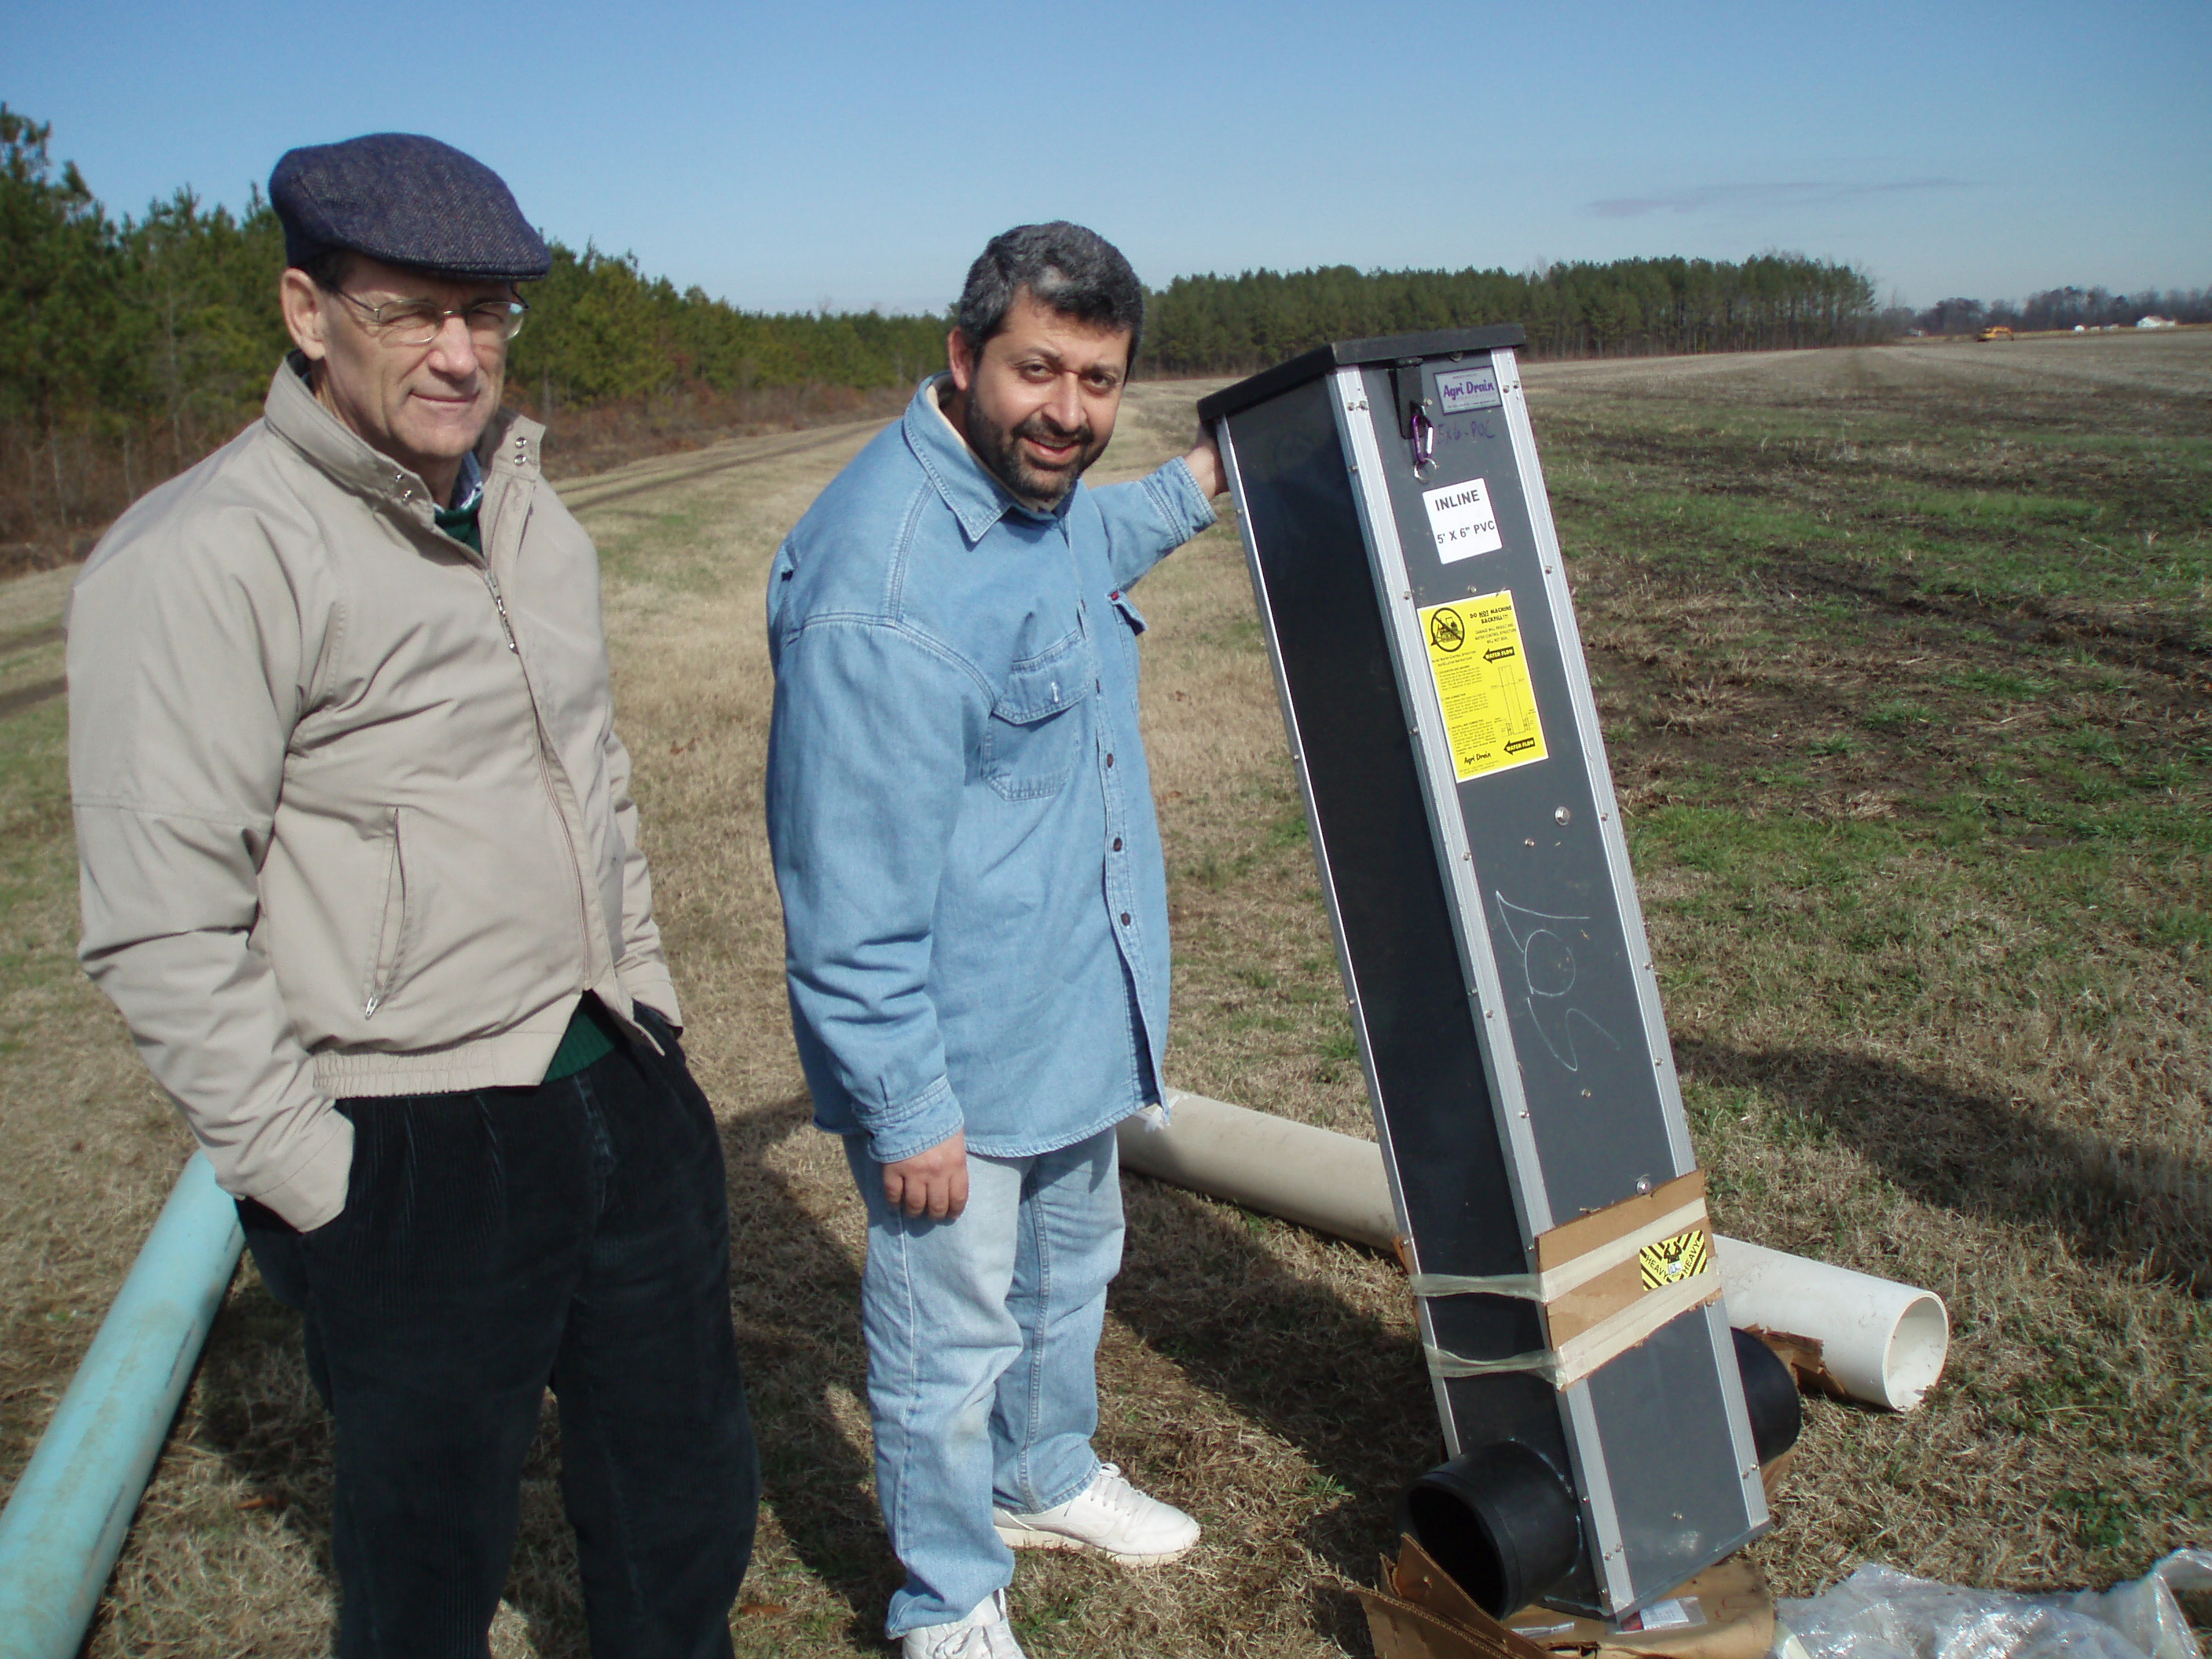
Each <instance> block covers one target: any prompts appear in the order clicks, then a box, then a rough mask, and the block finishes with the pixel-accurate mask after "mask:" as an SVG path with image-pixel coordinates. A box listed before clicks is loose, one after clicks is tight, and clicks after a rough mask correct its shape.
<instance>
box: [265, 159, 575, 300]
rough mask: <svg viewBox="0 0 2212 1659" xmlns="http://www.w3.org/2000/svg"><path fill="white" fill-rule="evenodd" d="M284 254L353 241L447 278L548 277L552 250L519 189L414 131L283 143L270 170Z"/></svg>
mask: <svg viewBox="0 0 2212 1659" xmlns="http://www.w3.org/2000/svg"><path fill="white" fill-rule="evenodd" d="M269 204H270V206H271V207H273V208H275V209H276V216H277V218H278V219H279V220H281V221H282V222H283V226H284V261H285V263H286V264H293V265H297V264H305V263H306V262H307V260H309V259H311V258H314V256H315V255H316V254H318V253H321V252H326V251H327V250H329V249H331V248H349V249H351V250H352V251H353V252H356V253H366V254H368V256H369V258H373V259H381V260H383V261H385V263H386V264H394V265H409V266H411V267H413V268H414V269H416V270H435V271H438V272H440V273H441V274H442V275H445V276H491V277H499V278H504V279H506V280H508V281H520V279H522V278H524V277H528V276H544V274H545V273H546V272H547V271H548V270H550V269H551V268H552V265H553V256H552V254H551V253H550V252H548V251H547V249H546V246H545V239H544V237H542V236H540V235H539V234H538V233H537V232H536V231H535V230H533V229H532V228H531V227H530V222H529V221H528V220H526V219H525V218H524V217H523V216H522V210H521V209H520V208H519V207H517V206H516V205H515V204H514V193H513V191H510V190H508V189H507V185H506V183H505V181H504V180H502V179H501V178H500V176H499V174H497V173H494V172H493V171H492V170H491V169H490V168H489V167H486V166H485V165H484V164H483V162H482V161H477V159H476V158H475V157H474V156H473V155H463V154H462V153H461V152H460V151H459V150H457V149H454V148H453V146H452V145H451V144H444V143H439V142H438V140H436V139H435V138H425V137H422V136H420V135H419V134H416V133H411V132H372V133H368V134H366V135H364V136H363V137H359V138H349V139H347V140H346V141H345V142H344V143H337V144H312V145H309V146H307V148H306V149H290V150H286V151H285V152H284V154H283V156H282V157H281V158H279V159H278V161H277V163H276V171H275V172H274V173H270V175H269Z"/></svg>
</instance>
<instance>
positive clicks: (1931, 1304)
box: [1881, 1293, 1951, 1412]
mask: <svg viewBox="0 0 2212 1659" xmlns="http://www.w3.org/2000/svg"><path fill="white" fill-rule="evenodd" d="M1950 1351H1951V1316H1950V1313H1949V1311H1948V1310H1947V1309H1946V1308H1945V1307H1944V1306H1943V1303H1942V1298H1941V1297H1937V1296H1936V1295H1934V1294H1932V1293H1923V1294H1922V1295H1920V1296H1918V1297H1915V1298H1913V1300H1912V1301H1911V1302H1910V1303H1908V1304H1906V1305H1905V1311H1904V1312H1903V1313H1901V1314H1899V1316H1898V1317H1897V1328H1895V1329H1894V1330H1893V1331H1892V1332H1890V1334H1889V1341H1888V1343H1887V1346H1885V1347H1884V1348H1883V1350H1882V1356H1881V1391H1882V1394H1883V1395H1884V1397H1885V1399H1886V1401H1887V1404H1888V1406H1889V1408H1890V1409H1891V1410H1892V1411H1899V1412H1909V1411H1911V1409H1912V1408H1913V1407H1915V1406H1917V1405H1918V1404H1919V1403H1920V1401H1921V1397H1922V1396H1923V1395H1925V1394H1926V1393H1927V1392H1928V1390H1929V1389H1932V1388H1934V1387H1935V1386H1936V1378H1938V1377H1940V1376H1942V1375H1943V1362H1944V1360H1945V1358H1948V1355H1949V1353H1950Z"/></svg>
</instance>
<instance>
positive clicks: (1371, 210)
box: [0, 0, 2212, 310]
mask: <svg viewBox="0 0 2212 1659" xmlns="http://www.w3.org/2000/svg"><path fill="white" fill-rule="evenodd" d="M5 4H6V10H5V12H4V13H0V39H4V40H5V41H6V52H5V57H4V58H3V59H0V98H4V99H5V100H6V101H7V102H8V104H9V106H11V107H12V108H15V109H16V110H19V111H21V112H24V113H26V114H28V115H31V116H33V117H35V118H39V119H40V120H47V121H51V122H52V123H53V124H54V140H53V144H54V150H55V153H56V155H58V156H63V157H70V158H73V159H75V160H76V161H77V162H78V163H79V164H80V165H81V166H82V167H83V169H84V172H85V175H86V177H87V178H88V180H89V181H90V182H91V185H92V186H93V188H94V191H96V192H97V193H98V194H99V195H100V197H101V199H102V200H103V201H105V202H106V204H108V206H109V207H110V208H111V209H112V210H116V211H118V212H122V211H137V210H143V206H144V204H146V203H147V202H148V201H149V200H150V199H152V198H153V197H156V196H161V195H166V194H167V193H168V192H169V191H173V189H175V188H176V187H177V186H178V185H184V184H190V185H192V186H193V187H194V188H196V189H197V191H199V192H200V193H201V195H202V196H203V197H205V198H207V199H210V200H214V201H222V202H228V203H232V204H237V203H239V202H240V201H242V200H243V199H244V198H245V196H246V189H247V187H248V185H250V184H251V183H252V182H253V181H255V180H258V179H266V178H267V177H268V173H269V169H270V166H271V165H272V164H273V163H274V162H275V161H276V157H277V155H279V154H280V153H281V152H282V151H283V149H286V148H287V147H289V146H290V145H292V144H295V143H319V142H324V141H327V140H329V139H332V138H338V137H348V136H349V135H351V134H354V133H356V132H363V131H375V130H379V129H398V130H402V131H426V132H432V133H435V134H437V135H438V136H439V137H443V138H446V139H447V140H448V141H450V142H452V143H457V144H459V145H460V146H461V147H462V148H463V149H467V150H469V151H471V153H473V154H475V155H478V156H480V157H481V158H483V160H484V161H488V162H489V163H490V164H491V165H492V166H493V167H496V168H497V169H499V171H500V172H501V173H503V174H504V175H505V176H506V178H507V180H508V182H509V183H510V184H512V185H513V186H514V190H515V193H516V195H517V197H519V198H520V201H521V203H522V204H523V207H524V210H526V212H527V213H528V214H529V215H530V216H531V217H532V219H533V220H535V221H537V222H538V223H539V224H541V225H542V226H543V227H544V229H545V231H546V232H547V233H548V234H550V235H554V236H557V237H560V238H561V239H562V240H566V241H568V242H569V243H571V244H574V245H580V244H581V243H582V242H584V241H585V240H586V239H590V240H593V241H596V242H597V243H598V245H599V246H600V247H602V248H604V249H609V250H614V251H621V250H625V249H627V250H630V251H634V252H635V253H636V254H637V256H638V258H639V260H640V262H641V264H642V265H643V266H644V268H645V269H646V270H647V271H649V272H653V273H655V274H661V275H665V276H670V277H671V278H673V279H674V280H675V281H676V282H677V283H678V284H679V285H690V284H692V283H696V284H698V285H699V286H701V287H702V288H704V289H707V290H708V292H709V293H711V294H715V295H721V296H723V297H725V298H726V299H729V300H731V301H733V302H735V303H737V304H738V305H741V306H744V307H749V308H769V309H811V308H812V307H816V306H817V305H821V304H823V303H827V304H829V306H831V307H838V308H855V309H865V308H866V307H870V306H881V307H884V308H885V309H887V310H901V309H920V308H925V307H926V308H930V309H935V308H938V307H942V306H943V305H944V304H945V303H946V302H947V301H949V300H950V299H951V296H952V295H954V294H955V293H956V292H957V289H958V287H959V283H960V279H961V276H962V274H963V271H964V270H965V269H966V266H967V264H968V261H969V259H970V258H973V256H974V254H975V252H976V251H977V249H978V248H979V247H980V246H981V244H982V243H983V241H984V240H986V239H987V238H988V237H989V236H990V235H991V234H993V233H994V232H996V231H999V230H1001V229H1003V228H1006V226H1008V225H1010V224H1016V223H1019V222H1023V221H1024V220H1030V219H1039V218H1050V217H1066V218H1072V219H1077V220H1080V221H1082V222H1085V223H1088V224H1091V225H1092V226H1093V227H1095V228H1097V229H1098V230H1100V231H1102V232H1103V233H1104V234H1106V235H1108V236H1109V237H1110V238H1112V239H1113V240H1115V241H1116V242H1118V243H1119V244H1120V245H1121V247H1122V248H1123V250H1124V251H1125V252H1127V253H1128V255H1129V256H1130V258H1131V259H1132V260H1133V262H1134V263H1135V264H1136V266H1137V269H1138V270H1139V274H1141V275H1142V276H1144V277H1145V278H1146V281H1148V282H1150V283H1155V284H1158V283H1164V282H1166V281H1167V279H1169V278H1170V277H1171V276H1176V275H1178V274H1181V273H1184V272H1191V271H1206V270H1219V271H1225V272H1226V271H1235V270H1244V269H1248V268H1250V267H1253V266H1259V265H1267V266H1272V267H1274V268H1276V269H1295V268H1299V267H1303V266H1306V265H1311V264H1352V265H1357V266H1360V267H1363V268H1372V267H1378V266H1382V267H1400V266H1450V267H1458V266H1463V265H1469V264H1474V265H1482V266H1490V265H1503V266H1505V267H1507V268H1509V269H1513V270H1520V269H1523V268H1526V267H1528V266H1529V265H1532V264H1538V263H1541V262H1542V261H1545V260H1559V259H1577V258H1589V259H1605V258H1614V257H1617V256H1621V255H1628V254H1668V253H1683V254H1691V255H1703V256H1706V257H1711V258H1741V257H1743V256H1745V255H1747V254H1750V253H1754V252H1760V251H1762V250H1765V249H1772V248H1781V249H1788V250H1792V251H1798V252H1806V253H1810V254H1814V255H1816V256H1820V257H1824V258H1838V259H1844V260H1849V261H1850V262H1852V263H1855V264H1858V265H1860V266H1861V267H1862V268H1863V269H1864V270H1868V271H1869V273H1871V274H1872V275H1873V276H1875V280H1876V281H1877V282H1878V283H1880V284H1881V289H1882V291H1883V294H1884V297H1885V298H1887V297H1888V296H1889V295H1891V294H1892V293H1894V294H1896V295H1898V296H1899V297H1901V298H1902V299H1903V300H1905V301H1906V302H1907V303H1909V304H1913V305H1926V304H1928V303H1929V302H1931V301H1935V300H1937V299H1940V298H1942V297H1944V296H1946V295H1954V294H1966V295H1976V296H1978V297H1982V298H1996V297H2016V296H2018V295H2022V294H2025V293H2027V292H2029V291H2031V290H2033V289H2041V288H2049V287H2055V286H2057V285H2059V284H2062V283H2085V284H2087V283H2102V284H2104V285H2105V286H2106V287H2109V288H2115V289H2142V288H2144V287H2148V286H2158V287H2161V288H2167V287H2190V288H2196V287H2203V286H2206V285H2212V90H2208V86H2212V5H2207V4H2205V3H2204V0H2173V3H2159V4H2152V3H2126V0H2118V3H2111V4H2106V5H2104V6H2100V7H2081V6H2078V5H2071V6H2059V5H2055V4H2043V3H2015V4H2012V5H2007V6H1995V5H1967V4H1954V5H1942V4H1931V5H1891V4H1883V3H1871V4H1861V5H1853V6H1845V5H1838V4H1835V3H1828V4H1825V5H1819V6H1814V5H1796V4H1790V3H1775V0H1770V3H1764V4H1757V5H1753V4H1711V3H1700V0H1679V3H1673V4H1662V3H1656V0H1653V3H1589V4H1577V3H1559V4H1553V5H1534V4H1522V5H1517V6H1510V7H1507V6H1498V5H1489V4H1469V3H1451V0H1439V3H1413V0H1397V3H1380V4H1367V5H1352V4H1345V3H1334V0H1275V3H1272V4H1261V3H1221V4H1211V3H1206V0H1188V3H1184V4H1156V3H1136V4H1129V5H1122V6H1073V5H1060V6H1039V5H1036V4H1030V5H1026V6H1024V5H1015V4H973V5H963V6H951V5H934V4H930V3H927V0H911V3H906V4H885V3H875V0H870V3H841V0H817V3H809V4H804V5H788V4H787V5H781V6H774V7H767V6H757V5H750V4H730V3H725V4H709V3H685V4H670V5H664V6H658V7H655V6H649V5H640V6H635V7H633V8H630V9H627V10H617V9H616V8H614V7H611V6H610V5H608V4H606V3H605V0H600V3H597V4H582V3H572V0H543V3H538V4H535V5H532V6H527V7H523V6H509V7H497V6H485V7H481V8H445V7H440V8H430V9H418V8H410V7H402V6H393V5H390V4H388V3H387V4H381V5H380V4H375V3H355V4H350V5H347V6H343V7H332V6H320V5H309V6H301V5H296V4H295V5H291V6H285V7H278V6H273V5H263V4H250V3H237V0H209V3H200V4H195V5H191V6H179V5H177V4H174V3H173V0H172V3H168V4H163V5H154V4H148V3H120V0H74V3H70V4H68V5H62V4H57V3H51V0H49V3H44V4H38V5H35V6H34V5H33V4H31V3H28V0H5ZM426 28H427V29H428V31H429V32H428V33H422V30H424V29H426Z"/></svg>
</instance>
